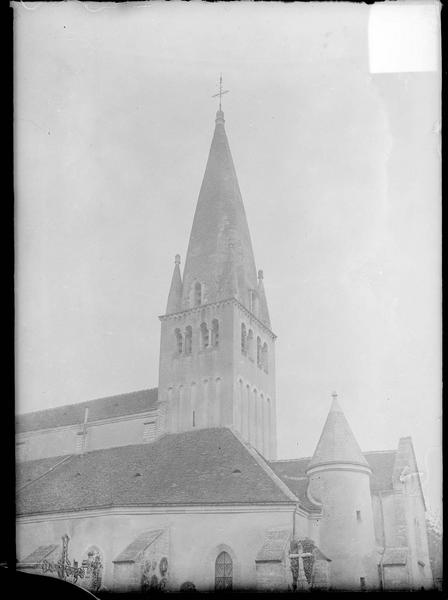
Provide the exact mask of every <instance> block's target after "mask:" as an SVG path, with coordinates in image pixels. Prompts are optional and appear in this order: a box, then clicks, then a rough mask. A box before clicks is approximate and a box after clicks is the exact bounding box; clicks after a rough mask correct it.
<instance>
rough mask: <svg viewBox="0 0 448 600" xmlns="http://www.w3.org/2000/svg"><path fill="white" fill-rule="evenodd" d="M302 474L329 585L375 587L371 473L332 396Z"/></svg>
mask: <svg viewBox="0 0 448 600" xmlns="http://www.w3.org/2000/svg"><path fill="white" fill-rule="evenodd" d="M307 475H308V477H309V480H310V482H309V488H308V494H309V496H310V498H311V499H313V500H314V501H317V502H318V503H319V504H321V505H322V518H321V519H320V523H319V540H320V544H319V546H320V548H321V549H322V551H323V552H324V554H326V555H327V556H328V558H330V559H331V561H332V562H331V563H330V584H331V586H332V587H333V588H339V589H352V590H360V589H375V588H378V586H379V579H378V570H377V561H376V550H375V533H374V526H373V510H372V499H371V493H370V475H371V469H370V467H369V464H368V463H367V461H366V459H365V457H364V456H363V454H362V452H361V450H360V448H359V446H358V443H357V441H356V439H355V437H354V435H353V433H352V431H351V429H350V426H349V424H348V423H347V420H346V418H345V416H344V413H343V412H342V410H341V408H340V406H339V403H338V401H337V396H336V394H333V402H332V405H331V409H330V412H329V414H328V417H327V420H326V422H325V425H324V428H323V431H322V435H321V437H320V439H319V442H318V444H317V447H316V450H315V452H314V455H313V457H312V459H311V461H310V463H309V465H308V469H307Z"/></svg>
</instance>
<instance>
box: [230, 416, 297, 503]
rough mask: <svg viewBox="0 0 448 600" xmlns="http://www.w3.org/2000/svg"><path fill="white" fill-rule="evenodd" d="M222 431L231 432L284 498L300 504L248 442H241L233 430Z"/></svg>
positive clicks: (241, 439)
mask: <svg viewBox="0 0 448 600" xmlns="http://www.w3.org/2000/svg"><path fill="white" fill-rule="evenodd" d="M223 429H228V430H229V431H231V432H232V434H233V435H234V436H235V438H236V439H237V440H238V441H239V442H240V444H241V445H242V446H244V447H245V448H246V449H247V450H248V452H249V453H250V454H251V456H252V457H253V458H254V459H255V460H256V462H257V463H258V465H259V466H260V467H261V468H262V469H263V471H264V472H265V473H266V475H268V476H269V477H270V478H271V479H272V481H273V482H274V483H275V484H276V485H277V487H279V488H280V489H281V491H282V492H283V493H284V494H285V496H287V497H288V498H289V499H290V500H292V501H294V502H297V503H299V502H300V501H299V499H298V498H297V496H296V495H295V494H294V493H293V492H292V491H291V490H290V489H289V487H288V486H287V485H286V483H285V482H284V481H282V480H281V479H280V477H279V476H278V475H276V474H275V473H274V471H273V470H272V469H271V467H270V466H269V465H268V463H267V461H266V460H265V459H264V458H263V457H262V456H261V454H259V452H257V451H256V450H255V448H253V447H252V446H251V445H250V444H249V443H248V442H246V441H245V440H243V438H242V437H241V436H240V434H239V433H238V432H237V431H235V430H234V429H233V428H231V427H223Z"/></svg>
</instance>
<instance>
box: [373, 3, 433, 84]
mask: <svg viewBox="0 0 448 600" xmlns="http://www.w3.org/2000/svg"><path fill="white" fill-rule="evenodd" d="M368 35H369V63H370V72H371V73H401V72H408V73H409V72H422V71H437V70H438V67H439V64H440V4H439V3H438V2H432V1H431V2H425V3H418V4H417V3H416V4H414V3H413V2H384V3H383V2H382V3H378V4H374V5H372V6H371V7H370V12H369V33H368Z"/></svg>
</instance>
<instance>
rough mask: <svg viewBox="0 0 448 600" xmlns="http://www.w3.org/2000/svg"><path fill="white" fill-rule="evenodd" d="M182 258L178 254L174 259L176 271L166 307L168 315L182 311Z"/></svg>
mask: <svg viewBox="0 0 448 600" xmlns="http://www.w3.org/2000/svg"><path fill="white" fill-rule="evenodd" d="M179 264H180V256H179V254H176V256H175V259H174V271H173V277H172V279H171V287H170V293H169V294H168V302H167V305H166V314H167V315H170V314H172V313H176V312H179V311H181V310H182V278H181V275H180V268H179Z"/></svg>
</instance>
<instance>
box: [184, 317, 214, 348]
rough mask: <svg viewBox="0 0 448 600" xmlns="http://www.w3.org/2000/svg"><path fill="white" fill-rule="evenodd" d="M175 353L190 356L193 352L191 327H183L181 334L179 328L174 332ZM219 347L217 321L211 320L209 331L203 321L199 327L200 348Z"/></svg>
mask: <svg viewBox="0 0 448 600" xmlns="http://www.w3.org/2000/svg"><path fill="white" fill-rule="evenodd" d="M174 337H175V344H176V353H177V354H184V355H185V356H189V355H191V353H192V351H193V328H192V326H191V325H187V326H186V327H185V332H184V333H183V332H182V331H181V330H180V329H179V328H177V329H175V330H174ZM218 347H219V321H218V319H213V321H212V326H211V329H209V328H208V325H207V323H205V321H204V322H203V323H201V326H200V348H201V350H204V349H206V348H218Z"/></svg>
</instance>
